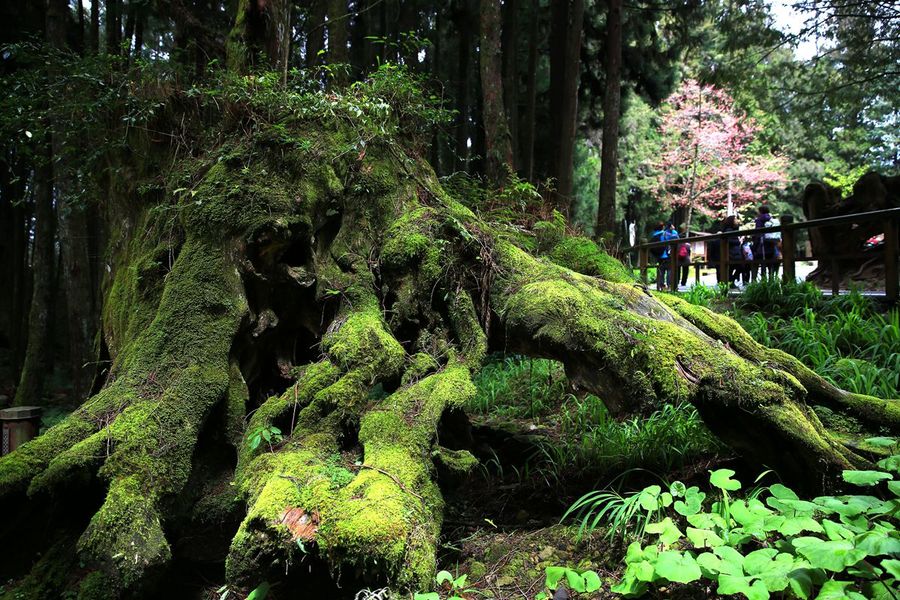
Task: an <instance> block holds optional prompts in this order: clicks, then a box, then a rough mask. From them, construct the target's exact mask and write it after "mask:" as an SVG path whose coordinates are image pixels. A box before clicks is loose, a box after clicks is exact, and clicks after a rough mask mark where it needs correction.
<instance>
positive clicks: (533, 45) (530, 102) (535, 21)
mask: <svg viewBox="0 0 900 600" xmlns="http://www.w3.org/2000/svg"><path fill="white" fill-rule="evenodd" d="M540 11H541V5H540V2H538V0H531V23H530V30H529V33H528V79H527V80H526V83H525V117H524V119H523V121H522V149H521V152H522V177H524V178H525V179H526V180H527V181H531V182H534V180H535V178H534V129H535V127H536V123H535V119H536V110H537V63H538V44H539V43H540V39H539V38H538V32H539V30H540V18H541V12H540Z"/></svg>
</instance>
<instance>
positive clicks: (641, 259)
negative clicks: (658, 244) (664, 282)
mask: <svg viewBox="0 0 900 600" xmlns="http://www.w3.org/2000/svg"><path fill="white" fill-rule="evenodd" d="M649 254H650V251H649V250H647V249H646V248H640V249H639V250H638V268H639V269H640V270H641V283H643V284H644V285H647V262H648V260H649V256H648V255H649Z"/></svg>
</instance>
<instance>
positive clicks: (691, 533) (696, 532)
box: [687, 527, 725, 548]
mask: <svg viewBox="0 0 900 600" xmlns="http://www.w3.org/2000/svg"><path fill="white" fill-rule="evenodd" d="M687 538H688V539H689V540H690V541H691V543H692V544H693V545H694V547H695V548H715V547H717V546H721V545H722V544H724V543H725V542H724V541H723V540H722V538H720V537H719V536H718V535H716V534H715V532H713V531H710V530H709V529H695V528H694V527H688V528H687Z"/></svg>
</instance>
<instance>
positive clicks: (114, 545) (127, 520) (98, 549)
mask: <svg viewBox="0 0 900 600" xmlns="http://www.w3.org/2000/svg"><path fill="white" fill-rule="evenodd" d="M156 498H157V496H156V495H155V494H152V493H149V494H148V493H147V491H146V490H144V489H143V486H142V482H141V481H140V480H139V479H138V478H137V477H123V478H119V479H116V480H115V481H114V482H113V483H112V485H111V486H110V489H109V492H108V494H107V497H106V501H105V502H104V503H103V506H102V507H101V508H100V510H99V511H97V513H96V514H95V515H94V516H93V518H92V519H91V522H90V524H89V525H88V528H87V529H86V530H85V532H84V533H83V534H82V536H81V539H80V540H79V541H78V551H79V553H80V554H81V555H82V556H85V557H87V558H89V559H90V560H91V561H93V562H96V563H98V564H101V565H114V566H115V571H116V573H117V574H118V576H119V578H120V579H121V584H122V586H123V587H125V588H129V587H130V586H133V585H135V584H137V583H139V582H140V579H141V576H142V575H143V573H144V572H145V571H146V570H147V569H148V568H153V567H160V566H162V565H164V564H166V563H168V561H169V560H170V559H171V557H172V555H171V550H170V549H169V544H168V542H167V541H166V537H165V534H164V533H163V530H162V524H161V522H160V515H159V513H158V512H157V509H156V502H155V501H156Z"/></svg>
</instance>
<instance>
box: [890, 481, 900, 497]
mask: <svg viewBox="0 0 900 600" xmlns="http://www.w3.org/2000/svg"><path fill="white" fill-rule="evenodd" d="M888 489H889V490H891V493H892V494H894V495H895V496H897V497H900V481H888Z"/></svg>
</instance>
